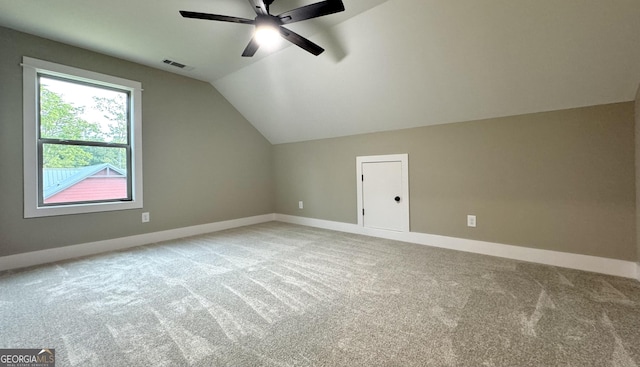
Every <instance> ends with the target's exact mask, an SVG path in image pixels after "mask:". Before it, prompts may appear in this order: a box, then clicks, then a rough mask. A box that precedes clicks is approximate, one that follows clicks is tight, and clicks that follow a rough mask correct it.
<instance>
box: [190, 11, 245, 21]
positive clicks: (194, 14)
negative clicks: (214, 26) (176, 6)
mask: <svg viewBox="0 0 640 367" xmlns="http://www.w3.org/2000/svg"><path fill="white" fill-rule="evenodd" d="M180 14H181V15H182V16H183V17H185V18H193V19H205V20H219V21H221V22H231V23H240V24H254V23H255V21H254V20H253V19H245V18H238V17H230V16H227V15H218V14H208V13H197V12H193V11H185V10H180Z"/></svg>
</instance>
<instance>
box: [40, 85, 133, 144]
mask: <svg viewBox="0 0 640 367" xmlns="http://www.w3.org/2000/svg"><path fill="white" fill-rule="evenodd" d="M38 79H39V83H40V134H41V137H42V138H45V139H63V140H82V141H96V142H108V143H118V144H127V142H128V139H127V125H128V124H127V121H128V116H127V115H128V108H127V107H128V93H127V92H124V91H118V90H113V89H108V88H105V87H100V86H95V85H88V84H81V83H78V82H72V81H68V80H61V79H56V78H52V77H48V76H45V75H40V76H39V78H38Z"/></svg>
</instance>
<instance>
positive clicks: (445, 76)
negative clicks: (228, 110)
mask: <svg viewBox="0 0 640 367" xmlns="http://www.w3.org/2000/svg"><path fill="white" fill-rule="evenodd" d="M312 2H314V1H304V2H302V1H294V0H281V1H280V2H279V1H278V0H276V2H275V3H274V5H273V12H274V13H277V12H281V11H284V10H288V9H289V8H293V7H297V6H300V5H306V4H308V3H312ZM344 3H345V7H346V8H347V12H345V13H341V14H336V15H332V16H328V17H324V18H321V19H318V20H313V21H309V22H303V23H300V24H296V27H297V28H294V27H293V25H292V26H291V28H292V30H294V31H296V32H299V33H301V34H303V35H304V36H310V37H309V38H310V39H311V40H313V41H314V42H316V43H318V44H320V45H321V46H323V47H325V48H326V49H327V52H325V53H324V54H322V55H320V56H319V57H314V56H312V55H310V54H307V53H306V52H304V51H303V50H301V49H299V48H297V47H286V48H284V49H282V50H280V51H277V52H273V53H271V54H268V53H265V52H264V51H262V52H261V51H259V52H258V55H257V57H254V58H253V59H246V58H241V57H240V54H241V53H242V50H243V49H244V47H245V45H246V43H247V41H248V39H249V38H250V34H251V27H250V26H244V25H238V24H231V23H216V22H207V21H199V20H187V19H182V18H181V17H179V16H178V15H177V10H193V11H202V12H211V13H218V14H226V15H236V16H241V17H247V18H251V17H252V13H251V12H252V10H251V8H250V6H248V1H244V0H189V1H176V0H165V1H162V2H153V3H150V2H147V3H146V5H145V4H143V2H141V1H134V2H126V1H124V0H110V1H105V2H92V4H91V6H87V5H86V2H81V1H79V0H57V1H55V2H53V1H36V0H31V1H16V0H0V9H2V11H1V12H0V25H4V26H8V27H10V28H14V29H18V30H22V31H26V32H29V33H33V34H37V35H41V36H45V37H47V38H51V39H55V40H59V41H63V42H66V43H70V44H73V45H78V46H81V47H84V48H88V49H92V50H96V51H99V52H103V53H107V54H110V55H114V56H117V57H122V58H125V59H129V60H132V61H136V62H140V63H142V64H146V65H151V66H154V67H158V68H164V67H163V66H162V65H161V64H160V60H161V59H162V58H165V57H169V58H174V59H175V60H176V61H180V62H183V63H186V64H188V65H190V66H193V67H195V69H194V70H193V71H191V72H187V73H185V74H186V75H190V76H192V77H194V78H197V79H201V80H206V81H210V82H212V83H213V85H214V86H215V87H216V88H217V89H218V90H219V91H220V92H221V93H222V94H223V95H224V96H225V97H226V98H227V99H228V100H229V101H230V102H231V103H232V104H233V105H234V106H235V107H236V108H237V109H238V111H240V113H242V114H243V115H244V116H245V117H246V118H247V119H248V120H249V121H250V122H251V123H252V124H253V125H254V126H255V127H256V128H257V129H258V130H259V131H260V132H261V133H262V134H263V135H264V136H265V137H266V138H267V139H269V141H271V142H272V143H284V142H294V141H302V140H311V139H319V138H327V137H335V136H344V135H352V134H359V133H365V132H373V131H384V130H392V129H399V128H408V127H416V126H425V125H432V124H441V123H449V122H458V121H468V120H475V119H481V118H490V117H498V116H508V115H517V114H524V113H531V112H539V111H549V110H556V109H564V108H572V107H580V106H588V105H597V104H604V103H612V102H621V101H630V100H633V99H634V97H635V92H636V89H637V88H638V83H639V82H640V1H638V0H609V1H601V0H562V1H558V0H516V1H514V0H455V1H445V0H439V1H438V0H388V1H385V0H376V1H371V0H344ZM277 5H280V6H277ZM119 9H125V10H119ZM167 70H169V69H167Z"/></svg>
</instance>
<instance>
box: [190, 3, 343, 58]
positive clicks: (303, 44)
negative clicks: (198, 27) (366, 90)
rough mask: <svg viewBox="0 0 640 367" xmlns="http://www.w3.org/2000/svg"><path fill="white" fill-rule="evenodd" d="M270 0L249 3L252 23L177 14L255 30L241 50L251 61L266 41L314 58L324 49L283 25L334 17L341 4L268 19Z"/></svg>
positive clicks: (319, 5) (304, 8) (310, 7)
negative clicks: (290, 45) (292, 47)
mask: <svg viewBox="0 0 640 367" xmlns="http://www.w3.org/2000/svg"><path fill="white" fill-rule="evenodd" d="M273 1H274V0H249V3H250V4H251V6H253V10H255V12H256V18H255V19H246V18H238V17H232V16H227V15H217V14H208V13H197V12H192V11H184V10H181V11H180V14H181V15H182V16H183V17H185V18H193V19H205V20H217V21H221V22H231V23H239V24H250V25H254V26H255V27H256V30H255V32H254V34H253V37H252V38H251V41H249V44H248V45H247V47H246V48H245V49H244V52H243V53H242V56H244V57H251V56H253V55H255V53H256V51H258V48H259V47H260V45H261V44H262V43H263V41H265V39H266V38H269V37H274V36H275V37H278V36H279V37H282V38H284V39H286V40H287V41H289V42H291V43H293V44H294V45H296V46H298V47H300V48H302V49H304V50H306V51H308V52H310V53H312V54H314V55H316V56H318V55H320V54H321V53H322V52H323V51H324V49H323V48H322V47H320V46H318V45H316V44H315V43H313V42H311V41H309V40H308V39H306V38H304V37H302V36H301V35H299V34H297V33H295V32H292V31H290V30H289V29H287V28H285V27H283V25H284V24H291V23H295V22H300V21H303V20H307V19H312V18H318V17H321V16H324V15H329V14H333V13H338V12H341V11H344V4H343V3H342V0H326V1H321V2H318V3H315V4H311V5H306V6H302V7H300V8H296V9H293V10H289V11H286V12H284V13H282V14H278V15H271V13H270V12H269V6H270V5H271V4H272V3H273Z"/></svg>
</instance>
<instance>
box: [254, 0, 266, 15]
mask: <svg viewBox="0 0 640 367" xmlns="http://www.w3.org/2000/svg"><path fill="white" fill-rule="evenodd" d="M249 3H250V4H251V6H253V10H254V11H255V12H256V14H258V15H268V14H269V12H268V10H267V6H266V5H265V4H264V1H262V0H249Z"/></svg>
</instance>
